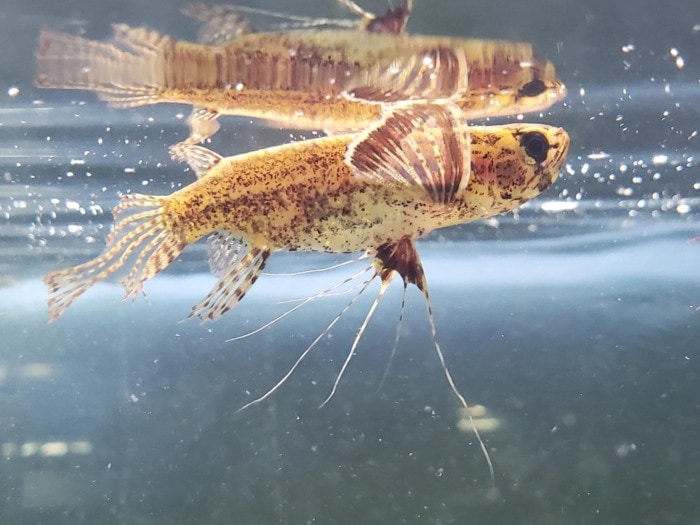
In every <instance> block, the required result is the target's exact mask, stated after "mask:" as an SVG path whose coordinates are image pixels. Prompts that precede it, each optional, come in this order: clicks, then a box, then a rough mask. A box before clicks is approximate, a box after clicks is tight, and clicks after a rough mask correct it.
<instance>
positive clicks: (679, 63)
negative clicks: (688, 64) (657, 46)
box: [668, 47, 685, 69]
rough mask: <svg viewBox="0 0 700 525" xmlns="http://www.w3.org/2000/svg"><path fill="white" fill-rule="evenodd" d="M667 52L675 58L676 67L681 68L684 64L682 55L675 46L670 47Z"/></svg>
mask: <svg viewBox="0 0 700 525" xmlns="http://www.w3.org/2000/svg"><path fill="white" fill-rule="evenodd" d="M668 54H669V55H671V58H673V59H675V61H676V67H677V68H678V69H683V66H684V65H685V61H684V60H683V57H682V56H681V55H680V53H679V52H678V49H676V48H675V47H672V48H671V49H670V50H669V52H668Z"/></svg>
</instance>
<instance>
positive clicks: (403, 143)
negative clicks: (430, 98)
mask: <svg viewBox="0 0 700 525" xmlns="http://www.w3.org/2000/svg"><path fill="white" fill-rule="evenodd" d="M469 149H470V139H469V131H468V127H467V124H466V122H465V121H464V118H463V116H462V112H461V110H460V109H459V108H458V107H457V106H456V105H455V104H452V103H440V104H438V103H433V104H423V103H421V104H402V105H399V106H395V107H394V108H393V109H392V110H391V111H390V112H389V113H388V114H387V115H386V116H385V118H384V119H383V120H382V121H381V122H379V123H378V124H376V125H375V126H374V127H372V128H370V129H369V130H368V131H367V132H366V133H363V134H362V135H361V136H360V137H359V138H358V139H356V140H355V141H354V142H353V143H352V144H351V145H350V147H349V148H348V151H347V154H346V156H345V162H346V164H348V165H349V166H350V167H351V168H352V169H353V172H354V175H355V176H356V177H360V178H363V179H365V180H367V181H371V182H379V183H384V184H387V183H389V184H406V185H409V186H417V187H421V188H423V189H424V190H425V191H426V192H427V194H428V196H429V197H430V199H432V200H433V201H434V202H437V203H442V204H446V203H449V202H451V201H453V200H454V199H455V198H456V197H458V196H459V195H461V194H462V193H463V192H464V189H465V188H466V186H467V183H468V182H469V169H470V167H469V166H470V155H469Z"/></svg>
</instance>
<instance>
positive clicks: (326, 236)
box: [46, 104, 569, 319]
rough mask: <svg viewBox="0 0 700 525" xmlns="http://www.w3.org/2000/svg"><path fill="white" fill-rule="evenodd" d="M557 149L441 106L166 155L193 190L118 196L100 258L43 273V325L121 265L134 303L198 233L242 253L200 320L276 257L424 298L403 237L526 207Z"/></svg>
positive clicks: (550, 140) (555, 137) (223, 271)
mask: <svg viewBox="0 0 700 525" xmlns="http://www.w3.org/2000/svg"><path fill="white" fill-rule="evenodd" d="M568 144H569V138H568V136H567V135H566V133H565V132H564V131H563V130H561V129H559V128H552V127H549V126H544V125H528V124H514V125H509V126H500V127H467V126H466V124H464V122H463V120H462V114H461V111H460V110H459V108H458V107H456V106H454V105H452V104H408V105H400V106H398V107H396V108H395V110H393V111H392V112H390V113H389V114H388V115H387V116H386V118H384V119H383V120H381V121H380V122H378V123H377V124H376V125H375V126H372V127H371V128H370V129H369V130H368V131H366V132H364V133H360V134H347V135H339V136H335V137H324V138H320V139H315V140H308V141H303V142H298V143H295V144H288V145H284V146H278V147H275V148H270V149H266V150H261V151H255V152H252V153H247V154H244V155H239V156H235V157H229V158H222V157H220V156H218V155H216V154H215V153H213V152H210V151H209V150H206V149H205V148H201V147H198V146H192V145H178V146H175V147H174V148H173V153H174V155H175V157H176V158H180V159H183V160H187V161H188V162H189V163H190V166H191V167H192V168H193V169H194V170H195V171H196V172H197V173H198V174H199V175H200V177H199V178H198V180H197V181H195V182H193V183H192V184H190V185H189V186H187V187H185V188H183V189H181V190H179V191H177V192H175V193H173V194H172V195H169V196H162V197H157V196H143V195H125V196H124V197H123V198H122V202H121V204H120V205H119V206H117V208H116V209H115V217H116V218H117V223H116V225H115V228H114V231H113V233H112V234H111V236H110V240H109V241H108V247H107V249H106V250H105V252H104V253H103V254H102V255H101V256H100V257H98V258H97V259H95V260H93V261H91V262H88V263H85V264H83V265H80V266H77V267H75V268H72V269H68V270H63V271H60V272H55V273H53V274H50V275H48V276H47V278H46V282H47V284H48V286H49V289H50V299H49V305H50V310H51V318H52V319H54V318H56V317H58V315H60V314H61V313H62V311H63V310H65V308H66V307H67V306H68V305H69V304H70V303H71V302H72V301H73V300H74V299H75V298H76V297H77V296H78V295H80V294H81V293H83V292H84V291H85V290H87V288H89V287H90V286H92V285H93V284H94V283H96V282H97V281H99V280H102V279H104V278H105V277H107V276H108V275H110V274H111V273H113V272H114V271H116V270H117V269H118V268H119V267H121V266H122V265H124V264H125V262H126V261H127V260H128V259H129V258H130V256H131V255H132V254H133V255H134V256H135V257H136V260H135V262H134V264H133V267H132V269H131V272H130V275H129V277H127V279H126V280H125V281H124V284H125V287H126V290H127V294H128V295H130V296H131V295H135V294H136V293H138V291H139V290H140V289H141V287H142V284H143V282H145V281H146V280H147V279H149V278H150V277H152V276H153V275H155V274H156V273H158V272H159V271H161V270H162V269H164V268H165V267H166V266H167V265H168V264H169V263H170V262H171V261H172V260H173V259H174V258H175V257H176V256H177V255H178V254H179V253H180V252H181V251H182V250H183V249H184V248H185V247H186V246H187V245H188V244H191V243H193V242H196V241H197V240H199V239H200V238H202V237H204V236H206V235H209V234H214V240H213V242H214V244H215V248H216V249H215V250H214V251H215V252H217V253H220V254H221V253H222V251H223V252H226V250H230V249H231V245H232V244H238V245H240V246H239V247H242V248H241V250H239V251H240V253H242V254H244V255H242V256H241V255H240V254H239V255H238V256H236V257H235V258H233V259H231V260H228V259H227V258H226V257H223V258H222V259H221V260H219V261H217V262H216V264H214V265H213V266H216V267H218V268H219V270H218V271H217V275H219V276H220V279H221V280H220V282H219V284H218V285H217V286H216V287H215V289H214V290H213V291H212V294H210V295H209V296H208V297H207V299H205V300H204V301H203V302H202V303H200V305H198V306H197V307H195V310H194V314H195V315H197V316H199V317H200V318H202V319H214V318H217V317H219V316H220V315H222V314H223V313H224V312H225V311H227V310H228V309H230V308H231V307H232V306H233V305H235V304H236V303H237V302H238V301H239V300H240V299H241V298H242V296H243V294H244V293H245V291H247V289H248V288H249V287H250V285H252V282H254V280H255V279H256V278H257V276H258V275H259V273H260V272H261V270H262V267H263V266H264V263H265V261H266V259H267V257H268V256H269V255H270V253H271V252H273V251H275V250H314V251H326V252H351V251H360V250H366V251H368V253H370V254H372V255H373V256H374V257H375V265H376V267H377V269H378V274H379V275H382V276H383V278H384V276H388V275H390V274H392V273H393V272H398V273H399V274H400V275H401V276H402V277H403V278H404V280H407V282H414V283H416V284H417V285H418V286H419V288H421V289H424V287H425V283H424V278H423V276H422V270H421V269H420V263H419V261H418V256H417V253H416V252H415V248H414V246H413V240H414V239H416V238H418V237H420V236H421V235H424V234H425V233H428V232H430V231H432V230H434V229H436V228H441V227H445V226H450V225H454V224H461V223H466V222H469V221H473V220H476V219H481V218H485V217H489V216H492V215H495V214H498V213H503V212H505V211H509V210H512V209H514V208H516V207H518V206H519V205H520V204H522V203H523V202H525V201H527V200H529V199H532V198H533V197H535V196H537V195H538V194H539V193H541V192H542V191H544V189H546V188H547V187H548V186H549V185H550V184H551V183H552V182H553V181H554V180H555V179H556V177H557V175H558V173H559V171H560V169H561V166H562V164H563V162H564V159H565V156H566V153H567V150H568ZM137 252H138V254H136V253H137ZM237 253H238V252H237ZM397 253H398V254H400V256H397V255H396V254H397ZM241 257H242V258H241ZM396 257H399V259H400V260H399V259H397V258H396ZM222 291H224V292H225V293H224V295H220V294H221V293H223V292H222Z"/></svg>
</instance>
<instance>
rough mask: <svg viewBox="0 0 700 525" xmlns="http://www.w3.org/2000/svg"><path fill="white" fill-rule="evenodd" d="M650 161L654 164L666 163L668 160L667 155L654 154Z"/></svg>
mask: <svg viewBox="0 0 700 525" xmlns="http://www.w3.org/2000/svg"><path fill="white" fill-rule="evenodd" d="M651 162H652V163H653V164H654V165H656V166H660V165H663V164H666V163H667V162H668V155H663V154H660V155H654V157H653V158H652V159H651Z"/></svg>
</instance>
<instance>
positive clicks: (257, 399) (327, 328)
mask: <svg viewBox="0 0 700 525" xmlns="http://www.w3.org/2000/svg"><path fill="white" fill-rule="evenodd" d="M377 275H378V274H377V273H376V272H375V273H373V274H372V277H370V278H369V279H367V280H366V281H365V282H364V283H363V286H362V289H361V290H360V291H359V292H358V293H357V295H355V296H354V297H353V298H352V299H351V300H350V302H349V303H348V304H347V305H345V308H343V309H342V310H341V311H340V313H339V314H338V315H336V316H335V318H334V319H333V320H332V321H331V322H330V323H329V325H328V326H327V327H326V328H325V329H324V330H323V332H321V333H320V334H318V336H317V337H316V339H314V340H313V341H312V342H311V344H310V345H309V346H307V347H306V350H304V351H303V352H302V354H301V355H300V356H299V357H298V358H297V360H296V361H295V362H294V364H293V365H292V366H291V368H290V369H289V370H288V371H287V373H286V374H284V376H282V378H281V379H280V380H279V381H278V382H277V383H275V385H274V386H273V387H272V388H270V389H269V390H268V391H267V392H265V393H264V394H263V395H262V396H260V397H258V398H256V399H253V400H252V401H251V402H249V403H246V404H245V405H243V406H242V407H241V408H239V409H238V410H236V413H238V412H241V411H243V410H245V409H246V408H248V407H251V406H253V405H257V404H258V403H260V402H262V401H264V400H266V399H267V398H268V397H270V396H271V395H272V394H274V393H275V392H276V391H277V390H278V389H279V388H280V387H281V386H282V385H283V384H284V383H285V382H286V381H287V379H289V377H290V376H291V375H292V374H293V373H294V371H295V370H296V369H297V367H298V366H299V365H300V364H301V362H302V361H303V360H304V359H305V358H306V356H307V355H309V353H310V352H311V350H313V349H314V347H315V346H316V345H317V344H318V342H319V341H320V340H321V339H322V338H323V337H324V336H325V335H326V334H328V332H330V330H331V329H332V328H333V326H335V324H336V323H337V322H338V321H339V320H340V319H341V318H342V317H343V315H344V314H345V312H347V311H348V310H349V309H350V307H351V306H352V305H353V304H355V302H356V301H357V300H358V299H359V298H360V296H361V295H362V293H363V292H364V291H365V290H366V289H367V287H368V286H369V285H370V283H371V282H372V281H373V280H374V279H375V278H376V277H377Z"/></svg>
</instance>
